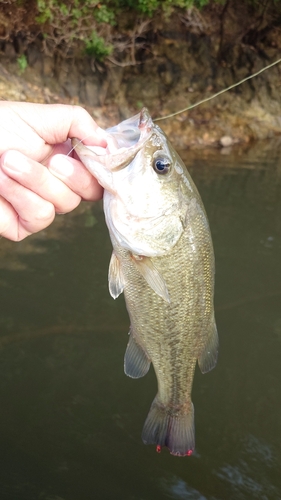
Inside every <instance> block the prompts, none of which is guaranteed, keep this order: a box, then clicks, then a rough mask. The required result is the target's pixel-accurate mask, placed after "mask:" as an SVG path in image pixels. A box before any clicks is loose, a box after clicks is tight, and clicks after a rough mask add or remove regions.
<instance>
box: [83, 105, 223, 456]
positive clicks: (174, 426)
mask: <svg viewBox="0 0 281 500" xmlns="http://www.w3.org/2000/svg"><path fill="white" fill-rule="evenodd" d="M122 130H123V131H124V135H125V136H126V134H127V137H124V138H123V139H122V140H121V138H122ZM109 133H110V134H111V135H112V137H113V138H114V134H115V133H116V140H117V146H116V151H115V153H114V154H113V153H109V154H108V155H105V156H106V158H104V157H99V156H97V155H96V154H95V153H94V151H90V152H89V149H88V148H86V147H85V146H83V145H81V144H78V143H77V142H75V141H74V145H76V146H77V147H76V152H77V154H78V155H79V157H80V159H81V161H82V162H83V163H84V165H85V166H86V167H87V168H88V169H89V170H90V172H92V174H93V175H95V176H96V178H97V179H98V181H99V182H100V184H101V185H102V186H103V187H104V188H105V195H104V210H105V217H106V222H107V225H108V228H109V233H110V237H111V241H112V245H113V254H112V258H111V262H110V266H109V290H110V293H111V295H112V296H113V297H114V298H116V297H118V295H119V294H120V293H122V292H124V295H125V301H126V307H127V310H128V313H129V317H130V323H131V326H130V332H129V342H128V346H127V350H126V353H125V361H124V368H125V373H126V374H127V375H128V376H130V377H133V378H139V377H141V376H144V375H145V374H146V373H147V371H148V370H149V366H150V363H151V362H152V364H153V367H154V370H155V374H156V377H157V381H158V392H157V395H156V397H155V399H154V401H153V403H152V405H151V408H150V411H149V413H148V416H147V419H146V421H145V424H144V428H143V432H142V439H143V441H144V442H145V443H146V444H156V449H157V451H158V452H159V451H161V448H162V447H163V446H167V447H168V448H169V450H170V452H171V453H172V454H173V455H177V456H185V455H190V454H191V453H192V452H193V450H194V447H195V437H194V409H193V404H192V401H191V391H192V383H193V377H194V370H195V366H196V362H197V360H198V362H199V367H200V369H201V371H202V372H203V373H205V372H207V371H209V370H211V369H212V368H213V367H214V366H215V364H216V360H217V352H218V336H217V330H216V324H215V318H214V307H213V295H214V255H213V247H212V240H211V234H210V230H209V225H208V221H207V217H206V214H205V210H204V207H203V204H202V201H201V198H200V195H199V193H198V191H197V189H196V187H195V185H194V183H193V181H192V179H191V177H190V175H189V173H188V172H187V170H186V167H185V165H184V164H183V162H182V160H181V159H180V157H179V156H178V154H177V153H176V151H175V150H174V149H173V147H172V146H171V144H170V143H169V141H168V140H167V138H166V136H165V134H164V133H163V132H162V130H161V129H160V128H159V127H158V126H156V125H154V124H153V122H152V120H151V117H150V116H149V113H148V112H147V110H146V109H144V110H142V112H141V113H140V114H139V115H137V116H136V117H133V118H131V119H129V120H125V122H122V123H121V124H119V125H118V126H117V127H116V128H114V127H113V128H112V129H109ZM129 137H133V141H132V142H131V145H130V141H129V139H128V138H129ZM118 140H119V141H121V142H120V146H119V145H118ZM121 144H122V145H123V144H126V145H127V147H126V148H124V147H123V146H121ZM111 166H112V167H111ZM110 171H111V176H110ZM128 221H129V223H128Z"/></svg>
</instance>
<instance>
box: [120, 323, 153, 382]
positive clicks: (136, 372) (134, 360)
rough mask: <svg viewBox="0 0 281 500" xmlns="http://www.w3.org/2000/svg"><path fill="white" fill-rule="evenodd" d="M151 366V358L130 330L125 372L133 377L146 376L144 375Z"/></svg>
mask: <svg viewBox="0 0 281 500" xmlns="http://www.w3.org/2000/svg"><path fill="white" fill-rule="evenodd" d="M149 367H150V359H149V358H148V356H147V354H146V352H145V351H144V350H143V348H142V347H141V346H140V345H139V344H138V343H137V342H136V340H135V338H134V336H133V335H132V333H131V332H130V337H129V342H128V345H127V349H126V352H125V358H124V372H125V374H126V375H128V377H131V378H140V377H144V375H146V374H147V372H148V370H149Z"/></svg>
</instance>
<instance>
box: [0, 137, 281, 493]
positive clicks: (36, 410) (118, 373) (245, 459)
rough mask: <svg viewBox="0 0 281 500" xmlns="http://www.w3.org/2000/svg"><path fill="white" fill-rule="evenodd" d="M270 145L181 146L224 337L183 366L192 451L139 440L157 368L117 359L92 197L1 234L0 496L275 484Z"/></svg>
mask: <svg viewBox="0 0 281 500" xmlns="http://www.w3.org/2000/svg"><path fill="white" fill-rule="evenodd" d="M279 146H280V144H279V142H278V141H277V140H276V141H273V142H267V143H264V144H262V145H257V146H254V147H251V148H249V147H248V148H246V149H244V150H243V149H241V148H237V149H234V150H232V151H231V150H223V151H222V152H220V151H215V150H214V151H209V152H206V151H201V152H185V155H184V156H185V160H186V163H187V165H188V167H189V169H190V171H191V173H192V176H193V178H194V180H195V182H196V184H197V186H198V188H199V190H200V192H201V194H202V197H203V200H204V203H205V206H206V210H207V213H208V216H209V219H210V225H211V229H212V234H213V240H214V247H215V254H216V269H217V272H216V316H217V323H218V329H219V334H220V344H221V347H220V356H219V362H218V366H217V367H216V369H215V370H213V371H212V372H211V373H210V374H206V375H202V374H201V373H200V371H199V370H197V371H196V374H195V381H194V387H193V400H194V404H195V414H196V417H195V421H196V452H195V454H194V456H192V457H188V458H182V459H180V458H176V457H172V456H170V455H169V453H168V451H167V450H163V451H162V453H161V454H157V453H156V452H155V449H154V447H153V446H144V445H143V444H142V442H141V438H140V434H141V430H142V426H143V423H144V420H145V418H146V415H147V412H148V409H149V406H150V403H151V400H152V399H153V397H154V395H155V391H156V382H155V377H154V373H153V370H150V373H149V374H148V375H147V376H146V377H144V378H143V379H140V380H131V379H129V378H127V377H125V375H124V374H123V355H124V351H125V347H126V344H127V332H128V326H129V325H128V316H127V313H126V310H125V306H124V301H123V298H119V299H118V300H117V301H113V300H112V299H111V297H110V296H109V293H108V290H107V269H108V263H109V258H110V253H111V245H110V242H109V238H108V234H107V230H106V228H105V225H104V221H103V213H102V208H101V205H100V204H96V205H91V204H85V205H83V206H81V207H80V208H79V209H78V210H77V211H76V212H74V213H73V214H71V215H67V216H61V217H59V218H57V221H56V222H55V224H53V225H52V226H51V227H50V228H49V229H48V230H46V231H44V232H42V233H40V234H38V235H35V236H33V237H31V238H28V239H27V240H26V241H23V242H21V243H19V244H15V243H12V242H8V241H6V240H4V239H2V240H1V242H0V253H1V262H0V299H1V317H0V327H1V328H0V402H1V410H0V446H1V459H0V461H1V467H0V498H1V500H6V499H12V500H25V499H26V500H33V499H40V500H41V499H42V500H91V499H101V500H103V499H109V500H111V499H112V500H115V499H122V500H160V499H163V498H173V499H175V500H177V499H183V500H185V499H188V500H189V499H190V500H248V499H249V500H250V499H259V500H260V499H262V500H267V499H268V500H277V499H280V498H281V477H280V467H281V454H280V445H281V384H280V381H281V363H280V354H281V307H280V305H281V161H280V160H279V150H280V147H279Z"/></svg>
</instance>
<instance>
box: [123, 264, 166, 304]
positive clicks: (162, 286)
mask: <svg viewBox="0 0 281 500" xmlns="http://www.w3.org/2000/svg"><path fill="white" fill-rule="evenodd" d="M132 260H133V262H134V264H135V265H136V267H137V269H138V270H139V272H140V274H141V275H142V276H143V277H144V279H145V280H146V282H147V283H148V285H149V286H150V288H152V290H154V292H155V293H157V295H159V296H160V297H162V299H164V300H165V301H166V302H170V297H169V292H168V289H167V286H166V283H165V280H164V278H163V276H162V275H161V274H160V273H159V271H158V269H157V268H156V267H155V265H154V264H153V262H152V260H151V259H150V258H149V257H143V256H139V255H132Z"/></svg>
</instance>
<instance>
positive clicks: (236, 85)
mask: <svg viewBox="0 0 281 500" xmlns="http://www.w3.org/2000/svg"><path fill="white" fill-rule="evenodd" d="M280 62H281V59H278V60H277V61H275V62H273V63H271V64H269V65H268V66H265V68H262V69H260V70H259V71H257V72H256V73H254V74H253V75H250V76H247V77H246V78H243V80H240V82H237V83H234V84H233V85H230V87H227V88H226V89H223V90H220V91H219V92H217V93H216V94H213V95H212V96H211V97H206V98H205V99H202V101H199V102H196V103H195V104H191V105H190V106H187V107H186V108H184V109H181V110H180V111H176V112H175V113H171V114H170V115H166V116H161V117H159V118H155V119H154V120H153V121H154V122H159V121H160V120H166V119H167V118H172V117H173V116H176V115H179V114H181V113H184V111H189V110H190V109H193V108H195V107H196V106H199V104H203V103H204V102H207V101H210V100H211V99H214V98H215V97H218V96H219V95H221V94H223V93H224V92H227V91H228V90H231V89H233V88H234V87H238V85H241V83H244V82H246V81H247V80H250V79H251V78H254V77H255V76H258V75H260V74H261V73H262V72H263V71H265V70H267V69H269V68H272V66H275V64H278V63H280Z"/></svg>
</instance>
